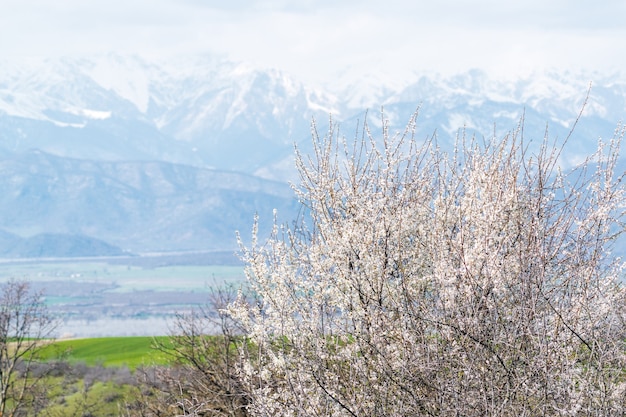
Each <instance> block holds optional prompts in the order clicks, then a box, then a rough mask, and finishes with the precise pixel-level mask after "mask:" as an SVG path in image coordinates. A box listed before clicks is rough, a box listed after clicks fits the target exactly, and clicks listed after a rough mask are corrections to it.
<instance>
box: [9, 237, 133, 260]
mask: <svg viewBox="0 0 626 417" xmlns="http://www.w3.org/2000/svg"><path fill="white" fill-rule="evenodd" d="M0 234H1V238H0V258H74V257H91V256H121V255H129V254H128V253H126V252H124V251H122V250H121V249H120V248H118V247H116V246H113V245H109V244H108V243H106V242H103V241H102V240H98V239H94V238H90V237H87V236H77V235H63V234H52V233H46V234H39V235H36V236H32V237H28V238H20V237H18V236H15V235H12V234H9V233H6V232H2V233H0ZM7 237H9V238H7Z"/></svg>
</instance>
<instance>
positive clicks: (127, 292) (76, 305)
mask: <svg viewBox="0 0 626 417" xmlns="http://www.w3.org/2000/svg"><path fill="white" fill-rule="evenodd" d="M0 277H1V278H0V279H1V280H2V282H6V280H8V279H9V278H15V279H26V280H28V281H30V282H31V283H32V287H33V288H34V289H35V290H38V291H42V292H43V294H44V296H45V302H46V304H47V306H48V309H49V311H50V312H51V313H52V314H53V315H55V316H57V317H58V318H59V327H58V328H57V330H56V332H55V335H54V336H55V337H57V338H76V337H102V336H154V335H167V334H169V332H170V327H171V324H172V319H173V318H174V317H175V315H176V314H180V313H186V312H189V311H191V310H192V309H193V308H198V307H205V306H206V305H207V302H208V298H209V294H210V291H211V288H214V287H218V286H223V285H229V284H235V285H237V284H238V283H241V282H242V281H243V279H244V278H243V266H242V265H241V264H240V263H239V262H238V260H237V259H236V257H235V256H234V255H233V254H229V253H206V254H198V253H196V254H185V255H152V256H139V257H124V258H121V257H118V258H91V259H72V260H67V259H48V260H37V261H35V260H6V261H4V262H0Z"/></svg>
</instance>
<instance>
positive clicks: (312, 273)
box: [229, 115, 626, 416]
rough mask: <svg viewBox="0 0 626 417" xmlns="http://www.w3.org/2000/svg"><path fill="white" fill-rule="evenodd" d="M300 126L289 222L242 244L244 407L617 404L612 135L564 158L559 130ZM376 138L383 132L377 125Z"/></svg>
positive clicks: (572, 409) (446, 409)
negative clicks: (298, 207) (575, 159)
mask: <svg viewBox="0 0 626 417" xmlns="http://www.w3.org/2000/svg"><path fill="white" fill-rule="evenodd" d="M416 116H417V115H415V116H414V117H413V118H411V120H410V122H409V123H408V125H407V128H406V130H405V131H404V132H399V133H397V134H391V133H390V131H389V128H388V123H387V122H385V121H383V127H382V132H381V134H380V135H376V134H374V133H373V132H372V131H371V130H370V128H369V126H368V125H367V124H365V125H364V126H363V128H362V129H360V133H359V134H358V135H357V137H356V139H355V140H346V139H344V138H342V137H340V135H339V134H338V131H337V128H336V126H335V125H334V124H333V123H332V121H331V123H330V125H329V130H328V132H327V133H326V134H325V135H323V136H322V135H319V134H318V131H317V129H316V127H315V124H314V125H313V128H312V132H313V142H314V152H313V153H312V154H311V155H304V154H300V153H298V152H297V155H296V156H297V158H296V159H297V166H298V169H299V173H300V177H301V182H300V184H299V185H298V186H296V187H294V189H295V191H296V193H297V196H298V198H299V199H300V201H301V202H302V204H303V205H304V206H305V207H306V209H307V210H308V214H307V220H306V221H305V220H303V221H302V222H300V223H299V224H297V225H296V226H294V227H286V226H281V225H279V224H278V223H277V222H275V227H274V232H273V234H272V236H271V238H270V239H269V240H267V241H265V242H260V241H258V239H257V238H256V232H254V234H253V235H254V239H253V242H252V244H251V246H250V247H243V250H242V253H243V255H242V256H243V259H244V260H245V262H246V263H247V268H246V276H247V279H248V282H249V285H250V291H251V294H253V295H254V297H250V296H243V295H242V296H240V297H239V299H238V300H237V301H236V302H235V303H233V304H231V306H230V307H229V312H230V314H231V315H232V316H233V317H234V318H235V319H236V320H238V322H239V323H240V325H241V326H242V327H243V328H244V329H245V333H246V334H247V336H248V341H247V342H246V343H245V344H242V346H241V351H242V355H243V359H244V366H243V367H242V369H241V376H242V378H243V380H244V381H245V382H246V383H247V384H248V387H247V388H248V390H249V393H250V398H251V400H250V401H251V404H250V406H249V409H248V411H249V412H250V414H252V415H262V416H266V415H292V416H331V415H332V416H374V415H381V416H382V415H384V416H409V415H411V416H414V415H424V416H537V415H570V416H578V415H585V416H587V415H593V416H595V415H598V416H615V415H623V413H624V412H625V410H626V370H625V369H626V346H625V340H626V332H625V322H624V310H625V304H626V296H625V290H624V285H623V282H621V281H620V280H621V277H622V275H621V273H622V264H621V262H620V260H619V259H618V258H617V257H615V256H612V255H611V248H612V246H613V242H614V241H615V239H616V238H617V237H618V236H619V235H620V233H621V232H622V231H623V225H622V223H621V221H622V220H623V216H622V214H623V210H624V207H625V194H624V186H623V184H622V182H621V179H622V176H621V175H617V176H616V175H615V172H614V171H615V167H616V163H617V161H618V159H617V158H618V151H619V146H620V140H621V137H622V135H623V131H622V130H618V131H617V132H616V135H615V137H614V138H613V140H611V141H610V142H609V143H606V144H604V143H600V145H599V148H598V151H597V152H596V153H595V154H593V155H590V156H589V158H588V159H587V160H586V162H585V163H583V164H582V165H580V166H577V167H575V168H573V169H569V170H567V171H566V170H564V169H561V168H560V166H559V163H560V155H561V151H562V149H563V146H565V143H566V142H567V140H565V141H563V143H561V144H558V143H555V142H551V141H550V140H548V139H547V138H546V139H544V140H543V141H542V142H541V143H540V144H539V145H538V146H535V147H531V146H529V145H528V144H527V143H525V142H524V138H523V135H522V133H521V132H522V129H521V124H520V128H518V129H517V130H516V131H514V132H512V133H510V134H509V135H507V136H506V137H504V138H500V139H498V138H492V139H487V140H478V139H476V138H465V137H460V138H459V139H458V140H457V146H456V148H455V150H454V151H453V152H450V153H446V152H444V151H442V150H441V149H440V148H439V147H438V146H437V143H436V141H435V140H434V139H429V140H426V141H419V140H417V139H416V137H415V133H414V132H415V126H416ZM377 136H378V137H377Z"/></svg>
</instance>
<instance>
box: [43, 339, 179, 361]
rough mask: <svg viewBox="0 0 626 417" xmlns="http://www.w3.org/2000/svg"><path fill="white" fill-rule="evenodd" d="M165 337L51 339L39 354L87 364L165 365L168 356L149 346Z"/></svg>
mask: <svg viewBox="0 0 626 417" xmlns="http://www.w3.org/2000/svg"><path fill="white" fill-rule="evenodd" d="M167 339H168V338H167V337H157V338H154V337H103V338H89V339H73V340H61V341H54V342H52V343H50V344H49V345H47V346H45V347H44V348H43V349H42V351H41V354H40V359H41V360H43V361H52V360H61V359H62V360H65V361H68V362H70V363H84V364H86V365H88V366H94V365H102V366H120V367H121V366H126V367H128V368H130V369H136V368H137V367H138V366H141V365H165V364H167V363H168V358H167V357H165V355H164V354H162V353H161V352H159V351H157V350H155V349H153V348H152V347H153V345H154V342H155V341H156V340H158V341H159V342H166V341H167Z"/></svg>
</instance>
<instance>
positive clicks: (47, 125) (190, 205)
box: [0, 55, 626, 257]
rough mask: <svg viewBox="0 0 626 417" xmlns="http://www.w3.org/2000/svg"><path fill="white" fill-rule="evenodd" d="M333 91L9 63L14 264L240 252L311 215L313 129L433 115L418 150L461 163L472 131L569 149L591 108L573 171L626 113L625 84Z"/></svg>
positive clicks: (171, 65)
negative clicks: (460, 146)
mask: <svg viewBox="0 0 626 417" xmlns="http://www.w3.org/2000/svg"><path fill="white" fill-rule="evenodd" d="M332 81H333V82H332V83H329V84H328V86H327V87H321V88H320V87H315V88H313V87H311V86H306V85H303V84H302V83H301V82H299V81H297V80H295V79H293V78H292V77H290V76H289V75H288V74H285V73H283V72H281V71H279V70H276V69H259V68H254V67H251V66H249V65H246V64H242V63H234V62H230V61H225V60H222V59H217V58H215V57H211V56H204V57H187V58H181V59H179V60H176V61H175V62H174V61H149V60H145V59H142V58H140V57H137V56H118V55H105V56H98V57H88V58H58V59H20V60H10V61H9V60H4V61H0V174H1V175H0V231H2V233H3V234H2V235H0V257H20V256H22V257H24V256H25V257H31V256H96V255H104V254H107V255H112V254H119V253H144V252H161V251H162V252H174V251H198V250H231V249H235V248H236V239H235V231H236V230H239V231H241V233H242V235H243V236H248V235H249V232H248V231H249V230H250V229H251V227H252V222H253V217H254V215H255V213H257V214H258V215H259V216H260V218H261V225H264V226H263V229H262V232H267V231H268V230H269V228H270V227H271V222H272V216H273V210H274V209H277V212H278V216H279V219H280V220H281V221H290V220H292V219H293V218H295V216H297V215H298V213H299V211H300V208H299V205H298V203H297V202H296V201H295V200H294V196H293V193H292V191H291V189H290V187H289V184H288V182H290V181H296V180H297V175H296V174H297V173H296V172H295V166H294V163H293V147H294V144H297V145H298V147H299V148H300V149H302V150H303V151H304V152H306V151H307V150H308V149H310V132H311V121H312V120H316V123H317V128H318V131H320V132H324V131H325V126H327V123H328V120H329V117H332V118H333V120H334V121H335V122H337V123H339V124H340V126H341V131H342V132H343V134H345V135H346V136H351V135H354V132H355V129H356V127H357V125H360V124H362V123H363V121H364V120H367V122H368V124H369V126H370V127H371V128H372V129H373V130H374V131H376V129H379V128H380V126H381V120H382V118H385V119H388V120H389V121H390V124H391V126H392V128H393V129H399V130H401V129H402V128H403V127H404V124H405V123H406V121H407V120H408V119H409V117H410V116H411V115H412V114H413V113H414V112H415V111H418V113H419V117H418V129H417V133H416V134H417V135H418V138H419V137H423V138H427V137H430V136H433V135H436V137H437V141H438V144H440V146H442V147H444V148H446V147H448V148H450V149H451V147H452V144H453V142H454V139H455V137H456V135H457V134H459V132H461V131H462V130H463V129H464V131H465V132H466V134H475V135H479V136H486V137H489V136H492V135H496V136H501V135H504V134H506V132H508V131H511V130H513V129H516V128H517V127H518V125H519V124H520V121H521V120H522V118H523V127H524V135H525V138H527V139H528V140H530V141H532V140H536V141H539V140H540V139H542V138H543V136H544V135H545V134H546V132H547V134H549V135H550V137H557V138H565V137H566V136H567V135H568V134H569V132H570V130H571V128H572V127H573V125H574V122H575V120H576V119H577V117H578V115H579V113H580V111H581V109H583V107H584V111H583V113H582V116H581V117H580V120H579V121H578V124H577V126H576V129H575V130H574V132H573V134H572V135H571V138H570V139H569V142H568V144H567V147H566V152H565V153H564V156H563V158H564V163H565V164H569V163H576V162H577V161H579V160H580V159H581V158H582V157H583V156H584V155H587V154H588V153H590V152H592V151H593V150H594V149H595V147H596V145H597V139H598V137H603V138H605V139H609V138H611V137H612V135H613V132H614V130H615V128H616V125H617V124H618V122H619V121H620V120H621V119H622V118H623V115H624V110H625V109H626V81H624V78H622V77H621V76H620V74H612V75H606V74H572V73H568V72H553V73H538V74H532V75H529V76H528V77H527V78H520V79H515V80H505V79H495V78H492V77H490V76H488V75H487V74H486V73H484V72H482V71H480V70H471V71H468V72H466V73H463V74H459V75H456V76H450V77H444V76H440V75H437V74H420V73H415V77H414V78H413V79H406V80H392V81H393V82H385V81H381V78H379V77H371V78H368V79H359V80H354V79H347V80H342V79H336V80H332ZM591 82H593V84H591V89H590V83H591ZM368 109H369V111H368ZM381 109H383V111H382V112H383V113H384V115H383V114H381ZM366 111H367V112H366ZM5 238H6V239H5ZM18 241H19V244H17V243H16V242H18ZM3 242H12V243H10V244H7V245H4V244H3ZM72 242H74V243H72ZM18 248H19V249H18Z"/></svg>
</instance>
